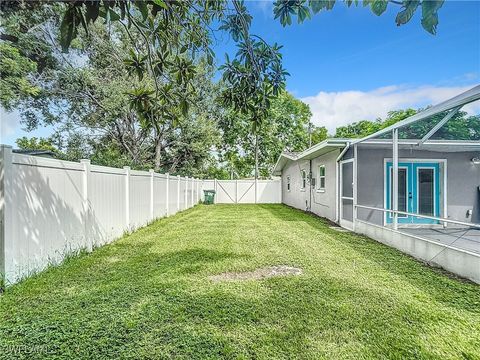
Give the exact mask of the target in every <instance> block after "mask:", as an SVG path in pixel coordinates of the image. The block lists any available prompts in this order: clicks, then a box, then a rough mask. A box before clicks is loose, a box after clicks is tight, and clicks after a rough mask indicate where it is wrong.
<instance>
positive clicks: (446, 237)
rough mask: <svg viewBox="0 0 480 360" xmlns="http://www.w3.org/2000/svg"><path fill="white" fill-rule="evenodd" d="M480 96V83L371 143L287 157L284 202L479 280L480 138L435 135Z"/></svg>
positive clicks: (339, 142)
mask: <svg viewBox="0 0 480 360" xmlns="http://www.w3.org/2000/svg"><path fill="white" fill-rule="evenodd" d="M479 99H480V86H476V87H474V88H473V89H471V90H469V91H467V92H465V93H462V94H460V95H458V96H456V97H454V98H452V99H449V100H447V101H445V102H443V103H440V104H438V105H436V106H433V107H430V108H428V109H426V110H425V111H423V112H420V113H418V114H416V115H414V116H412V117H410V118H407V119H405V120H403V121H401V122H398V123H396V124H394V125H392V126H390V127H387V128H385V129H383V130H381V131H379V132H377V133H375V134H372V135H370V136H367V137H365V138H362V139H327V140H325V141H323V142H321V143H319V144H316V145H314V146H312V147H311V148H309V149H307V150H305V151H303V152H301V153H292V152H283V153H282V154H281V155H280V157H279V159H278V161H277V163H276V165H275V167H274V170H273V175H277V176H281V178H282V202H283V203H285V204H287V205H290V206H292V207H295V208H298V209H303V210H306V211H309V212H312V213H314V214H317V215H319V216H321V217H325V218H327V219H329V220H331V221H333V222H335V223H337V224H338V225H340V226H341V227H342V228H345V229H347V230H351V231H355V232H359V233H363V234H366V235H368V236H370V237H372V238H374V239H376V240H378V241H381V242H383V243H386V244H388V245H391V246H394V247H396V248H398V249H400V250H402V251H404V252H407V253H409V254H411V255H413V256H415V257H417V258H420V259H422V260H424V261H427V262H430V263H432V264H435V265H438V266H441V267H444V268H446V269H447V270H450V271H452V272H454V273H457V274H458V275H461V276H463V277H467V278H470V279H472V280H474V281H476V282H479V283H480V138H479V139H477V138H475V137H474V138H473V139H472V137H471V136H469V137H468V138H467V139H462V138H459V137H457V138H454V139H452V138H451V136H447V138H438V136H435V134H438V132H439V129H441V128H442V127H443V126H445V124H447V123H448V121H449V120H450V119H451V118H452V117H453V115H454V114H455V113H456V112H458V110H459V109H460V108H461V107H463V106H464V105H466V104H469V103H471V102H474V101H477V100H479ZM438 114H445V115H444V117H443V118H442V117H441V118H440V120H439V121H438V122H437V123H435V124H434V126H433V127H430V128H429V127H427V126H426V124H429V125H431V122H425V121H426V120H427V119H431V117H432V116H434V115H438ZM424 125H425V126H424ZM412 126H416V128H417V129H418V128H421V129H423V128H425V133H424V134H422V136H421V137H420V138H413V139H412V138H408V137H407V135H408V134H411V133H412V132H409V131H408V129H409V128H411V127H412ZM422 126H423V127H422ZM474 126H476V125H475V124H474ZM479 126H480V125H479ZM464 133H465V132H464ZM467 133H468V131H467Z"/></svg>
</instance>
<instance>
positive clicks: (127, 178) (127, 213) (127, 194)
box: [123, 166, 130, 231]
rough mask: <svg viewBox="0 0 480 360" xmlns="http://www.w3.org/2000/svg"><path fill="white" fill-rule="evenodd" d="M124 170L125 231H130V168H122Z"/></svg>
mask: <svg viewBox="0 0 480 360" xmlns="http://www.w3.org/2000/svg"><path fill="white" fill-rule="evenodd" d="M123 169H124V170H125V223H126V225H127V231H130V166H124V167H123Z"/></svg>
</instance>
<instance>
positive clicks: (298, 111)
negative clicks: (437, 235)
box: [219, 91, 327, 177]
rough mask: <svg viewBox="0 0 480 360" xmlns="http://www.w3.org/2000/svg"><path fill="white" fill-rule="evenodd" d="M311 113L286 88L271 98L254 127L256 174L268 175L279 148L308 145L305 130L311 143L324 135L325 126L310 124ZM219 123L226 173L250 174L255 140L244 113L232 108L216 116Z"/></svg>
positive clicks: (298, 147)
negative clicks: (261, 120)
mask: <svg viewBox="0 0 480 360" xmlns="http://www.w3.org/2000/svg"><path fill="white" fill-rule="evenodd" d="M311 116H312V114H311V111H310V108H309V107H308V105H307V104H305V103H303V102H302V101H300V100H298V99H296V98H295V97H294V96H292V95H291V94H290V93H288V92H286V91H282V92H281V93H280V94H279V95H278V97H276V98H274V99H273V100H272V103H271V108H270V111H269V115H268V119H267V120H266V121H265V122H264V123H263V124H262V126H261V127H260V128H259V129H258V149H259V151H258V160H259V164H261V166H259V173H260V175H261V176H262V177H268V176H270V172H271V170H272V168H273V166H274V165H275V162H276V161H277V159H278V156H279V155H280V153H281V152H282V151H283V150H285V149H287V150H289V151H303V150H305V149H306V148H308V147H309V145H310V136H309V129H310V130H311V132H312V142H319V141H322V140H324V139H325V138H326V136H327V130H326V128H324V127H314V126H313V125H311V123H310V119H311ZM219 126H220V128H221V129H222V138H223V142H222V144H223V145H222V147H221V148H220V159H221V160H222V161H223V162H224V164H225V168H226V170H227V172H228V173H230V174H232V173H233V174H234V176H236V177H248V176H251V175H252V168H253V167H254V166H255V149H256V146H255V143H256V142H255V134H253V133H252V132H251V131H250V129H251V121H250V119H249V117H248V115H245V114H238V113H237V112H235V111H233V110H232V111H230V112H229V113H226V114H225V116H223V117H222V118H221V119H220V122H219Z"/></svg>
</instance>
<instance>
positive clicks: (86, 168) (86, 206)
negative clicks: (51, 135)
mask: <svg viewBox="0 0 480 360" xmlns="http://www.w3.org/2000/svg"><path fill="white" fill-rule="evenodd" d="M80 163H81V164H82V165H83V174H82V201H83V226H84V231H85V242H86V244H87V251H89V252H90V251H92V250H93V238H92V234H91V232H90V227H91V224H90V222H91V219H90V211H91V210H90V207H91V205H90V196H88V193H89V191H90V160H89V159H81V160H80Z"/></svg>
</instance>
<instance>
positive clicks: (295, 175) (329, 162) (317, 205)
mask: <svg viewBox="0 0 480 360" xmlns="http://www.w3.org/2000/svg"><path fill="white" fill-rule="evenodd" d="M339 153H340V150H333V151H331V152H328V153H326V154H323V155H320V156H318V157H316V158H314V159H312V162H311V165H312V168H311V169H310V160H303V159H302V160H296V161H289V162H288V163H287V164H286V165H285V167H284V168H283V170H282V202H283V203H284V204H286V205H289V206H292V207H295V208H297V209H301V210H307V209H308V208H310V211H311V212H313V213H314V214H316V215H318V216H321V217H325V218H327V219H330V220H332V221H335V214H336V211H335V197H336V187H335V181H336V171H337V169H336V158H337V157H338V155H339ZM320 165H325V174H326V176H325V191H323V192H319V191H317V187H318V171H319V170H318V168H319V166H320ZM302 169H305V171H306V172H307V174H308V173H309V172H310V170H311V171H312V177H313V178H315V179H316V184H315V188H312V190H311V194H310V188H311V186H310V182H309V181H307V186H306V188H305V190H302V189H301V185H302V176H301V170H302ZM289 176H290V191H288V190H287V177H289Z"/></svg>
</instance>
